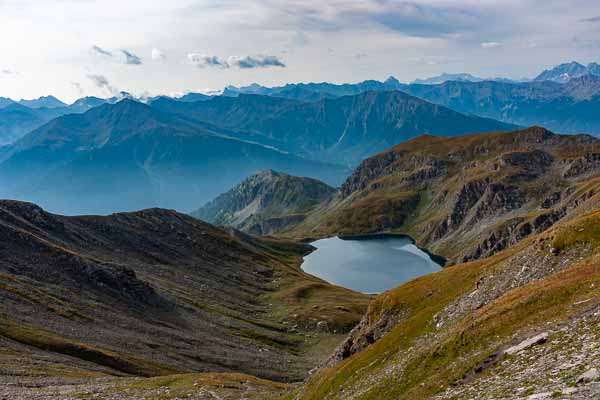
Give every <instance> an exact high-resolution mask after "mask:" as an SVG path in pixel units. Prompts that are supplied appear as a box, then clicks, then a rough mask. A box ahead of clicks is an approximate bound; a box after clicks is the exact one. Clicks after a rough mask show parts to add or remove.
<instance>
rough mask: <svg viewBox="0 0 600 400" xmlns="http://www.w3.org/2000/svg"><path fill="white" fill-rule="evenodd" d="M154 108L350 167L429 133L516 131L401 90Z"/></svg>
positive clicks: (219, 100)
mask: <svg viewBox="0 0 600 400" xmlns="http://www.w3.org/2000/svg"><path fill="white" fill-rule="evenodd" d="M152 106H153V107H154V108H157V109H160V110H163V111H167V112H170V113H176V114H178V115H181V116H185V117H187V118H194V119H197V120H200V121H204V122H210V123H211V124H215V125H218V126H222V127H224V128H227V129H231V130H236V129H237V130H243V131H248V132H253V133H255V134H256V135H257V137H265V138H269V139H271V140H273V141H274V143H275V144H276V146H277V147H278V148H280V149H282V150H285V151H289V152H291V153H294V154H298V155H301V156H305V157H309V158H311V159H315V160H323V159H325V160H329V161H331V162H337V163H343V164H349V165H355V164H357V163H358V162H360V161H361V160H362V159H364V158H365V157H367V156H369V155H372V154H374V153H377V152H379V151H382V150H384V149H386V148H388V147H390V146H392V145H394V144H396V143H399V142H402V141H404V140H407V139H410V138H413V137H415V136H418V135H420V134H423V133H431V134H437V135H454V136H456V135H461V134H465V133H473V132H490V131H496V130H507V129H514V126H513V125H509V124H504V123H501V122H498V121H494V120H490V119H484V118H479V117H475V116H470V115H463V114H460V113H457V112H455V111H452V110H450V109H448V108H445V107H440V106H437V105H434V104H431V103H428V102H426V101H423V100H420V99H418V98H415V97H412V96H410V95H407V94H405V93H402V92H398V91H370V92H364V93H360V94H357V95H353V96H343V97H338V98H333V99H329V98H327V99H323V100H320V101H317V102H298V101H294V100H285V99H277V98H274V97H266V96H257V95H241V96H239V97H236V98H228V97H218V98H214V99H212V100H209V101H202V102H195V103H183V102H177V101H169V100H163V101H157V102H154V103H152ZM257 140H259V139H257Z"/></svg>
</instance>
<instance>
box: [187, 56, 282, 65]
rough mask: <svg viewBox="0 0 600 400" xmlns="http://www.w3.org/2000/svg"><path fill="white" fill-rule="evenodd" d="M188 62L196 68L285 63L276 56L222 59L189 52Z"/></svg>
mask: <svg viewBox="0 0 600 400" xmlns="http://www.w3.org/2000/svg"><path fill="white" fill-rule="evenodd" d="M187 58H188V62H189V63H190V64H191V65H194V66H196V67H198V68H222V69H228V68H239V69H254V68H269V67H279V68H285V66H286V65H285V64H284V63H283V61H281V60H280V59H279V58H278V57H276V56H241V57H239V56H231V57H229V58H228V59H227V60H224V59H222V58H220V57H218V56H211V55H207V54H201V53H189V54H188V55H187Z"/></svg>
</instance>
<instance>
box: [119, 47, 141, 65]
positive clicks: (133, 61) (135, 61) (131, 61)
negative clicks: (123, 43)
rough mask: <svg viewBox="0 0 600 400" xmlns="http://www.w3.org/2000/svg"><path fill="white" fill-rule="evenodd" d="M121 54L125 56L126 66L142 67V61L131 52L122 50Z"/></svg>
mask: <svg viewBox="0 0 600 400" xmlns="http://www.w3.org/2000/svg"><path fill="white" fill-rule="evenodd" d="M121 53H122V54H123V55H124V56H125V64H128V65H141V64H142V59H141V58H139V57H138V56H137V55H135V54H133V53H132V52H130V51H127V50H121Z"/></svg>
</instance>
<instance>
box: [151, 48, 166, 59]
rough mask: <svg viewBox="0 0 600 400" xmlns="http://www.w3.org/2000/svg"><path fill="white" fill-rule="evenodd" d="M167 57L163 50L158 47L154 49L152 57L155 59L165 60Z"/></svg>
mask: <svg viewBox="0 0 600 400" xmlns="http://www.w3.org/2000/svg"><path fill="white" fill-rule="evenodd" d="M166 58H167V56H166V55H165V53H164V52H162V51H161V50H159V49H157V48H156V47H155V48H153V49H152V59H153V60H154V61H160V60H164V59H166Z"/></svg>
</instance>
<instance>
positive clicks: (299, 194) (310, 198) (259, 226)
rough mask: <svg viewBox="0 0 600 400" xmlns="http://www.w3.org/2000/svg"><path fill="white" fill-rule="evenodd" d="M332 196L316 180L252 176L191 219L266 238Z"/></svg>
mask: <svg viewBox="0 0 600 400" xmlns="http://www.w3.org/2000/svg"><path fill="white" fill-rule="evenodd" d="M335 193H336V190H335V189H334V188H332V187H331V186H328V185H326V184H325V183H323V182H320V181H318V180H316V179H311V178H299V177H295V176H291V175H288V174H284V173H280V172H276V171H273V170H267V171H262V172H259V173H258V174H256V175H252V176H251V177H249V178H247V179H246V180H244V181H243V182H242V183H240V184H239V185H237V186H235V187H234V188H233V189H231V190H230V191H228V192H227V193H224V194H222V195H219V196H218V197H217V198H216V199H215V200H213V201H211V202H209V203H207V204H206V205H204V206H203V207H201V208H199V209H198V210H196V211H194V212H193V213H192V215H193V216H195V217H197V218H200V219H201V220H203V221H206V222H209V223H211V224H216V225H226V226H232V227H234V228H236V229H241V230H244V231H246V232H249V233H252V234H257V235H268V234H270V233H274V232H276V231H280V230H281V229H283V228H285V227H286V226H288V225H290V224H298V223H299V222H300V221H302V220H303V219H304V218H306V214H308V213H309V212H310V211H311V210H312V209H314V208H315V207H316V206H317V205H319V204H321V203H322V202H324V201H326V200H328V199H330V198H331V197H332V196H333V195H334V194H335Z"/></svg>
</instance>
